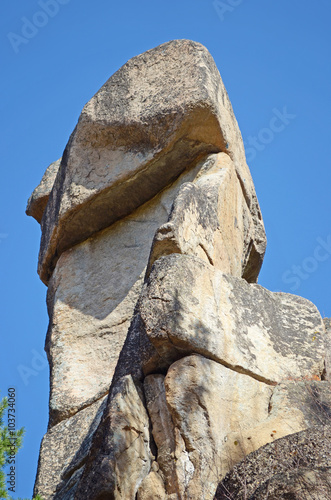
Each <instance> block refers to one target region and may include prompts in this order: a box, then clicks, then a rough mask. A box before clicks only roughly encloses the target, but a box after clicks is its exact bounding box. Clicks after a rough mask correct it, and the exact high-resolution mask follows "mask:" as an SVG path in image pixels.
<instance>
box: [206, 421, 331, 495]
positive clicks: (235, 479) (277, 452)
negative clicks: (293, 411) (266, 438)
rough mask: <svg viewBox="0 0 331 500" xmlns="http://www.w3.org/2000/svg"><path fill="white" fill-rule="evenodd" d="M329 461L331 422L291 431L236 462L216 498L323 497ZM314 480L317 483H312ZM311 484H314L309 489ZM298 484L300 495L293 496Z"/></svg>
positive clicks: (328, 477)
mask: <svg viewBox="0 0 331 500" xmlns="http://www.w3.org/2000/svg"><path fill="white" fill-rule="evenodd" d="M330 463H331V427H330V425H324V426H322V425H320V426H316V427H313V428H311V429H308V430H304V431H301V432H299V433H295V434H291V435H289V436H286V437H283V438H282V439H277V440H275V441H274V442H273V443H271V444H267V445H266V446H264V447H262V448H260V449H259V450H257V451H255V452H254V453H251V454H250V455H248V456H247V457H245V458H244V460H243V461H242V462H241V463H239V464H237V465H235V466H234V468H233V470H231V472H229V473H228V474H227V476H226V477H225V478H224V479H223V480H222V482H221V483H220V484H219V486H218V488H217V492H216V494H215V500H229V499H236V500H245V499H249V500H258V499H259V500H262V499H265V498H268V499H270V500H276V499H277V500H278V499H282V498H284V499H285V498H287V499H289V498H291V499H292V498H293V499H294V500H296V499H297V500H299V499H300V500H303V499H305V498H309V499H316V500H317V499H318V500H325V499H327V498H330V492H331V489H330V469H329V467H330ZM307 473H308V475H307ZM286 476H287V479H285V478H286ZM299 479H300V481H299ZM284 480H285V481H284ZM317 480H318V481H319V482H315V481H317ZM298 483H299V484H298ZM310 483H312V485H313V486H314V483H315V486H316V487H315V488H310V487H309V484H310ZM300 484H301V488H302V485H304V489H301V491H302V492H303V494H301V496H295V495H297V492H296V491H295V490H294V491H293V489H294V488H296V489H297V486H300ZM282 485H284V486H285V488H284V489H283V488H282ZM307 485H308V487H307ZM305 486H306V488H305ZM317 486H318V487H317ZM291 487H292V489H291ZM293 487H294V488H293ZM268 488H269V489H268ZM277 488H278V489H277ZM282 489H283V491H282ZM286 490H287V491H286ZM299 491H300V490H299ZM267 492H268V493H267ZM269 493H270V496H269ZM324 493H326V494H324ZM283 494H284V495H283ZM286 494H287V496H286ZM290 494H291V495H292V496H290ZM318 494H319V496H317V495H318ZM263 495H264V496H263ZM277 495H279V496H277ZM282 495H283V496H282ZM323 495H324V496H323Z"/></svg>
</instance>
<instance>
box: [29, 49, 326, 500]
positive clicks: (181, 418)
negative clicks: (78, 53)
mask: <svg viewBox="0 0 331 500" xmlns="http://www.w3.org/2000/svg"><path fill="white" fill-rule="evenodd" d="M27 213H28V214H29V215H32V216H34V217H35V218H36V219H37V220H38V221H39V222H41V229H42V238H41V248H40V256H39V268H38V271H39V275H40V278H41V279H42V281H43V282H44V283H45V284H46V285H47V286H48V295H47V305H48V311H49V317H50V323H49V329H48V332H47V337H46V352H47V355H48V359H49V363H50V408H49V410H50V420H49V428H48V431H47V434H46V435H45V437H44V439H43V441H42V445H41V450H40V458H39V466H38V474H37V480H36V485H35V494H37V493H39V494H40V495H41V496H42V497H43V498H44V499H45V500H48V499H57V500H60V499H61V500H74V499H76V500H84V499H87V498H88V499H90V500H102V499H107V498H115V499H123V500H130V499H137V500H157V499H162V500H163V499H164V500H165V499H169V500H170V499H173V500H174V499H206V500H207V499H212V498H214V495H215V493H216V489H217V486H218V484H219V482H220V481H221V480H222V479H223V478H224V477H225V476H226V474H227V473H228V472H229V471H230V470H231V469H232V468H233V466H234V465H235V464H237V463H238V462H240V460H242V459H243V458H244V457H246V456H247V455H248V454H249V453H251V452H254V451H255V450H257V449H259V448H260V447H261V446H264V445H266V444H267V443H272V442H273V441H275V440H277V439H278V438H283V437H284V436H288V435H291V434H294V433H296V432H299V431H304V430H305V429H309V428H311V427H313V426H315V425H320V424H321V412H318V411H314V407H313V405H312V399H313V400H314V401H315V402H316V404H317V405H318V404H321V405H324V406H323V408H324V407H325V408H327V409H329V408H330V387H329V382H328V377H329V376H330V374H327V373H326V369H325V363H324V359H325V326H324V323H323V321H322V318H321V316H320V314H319V312H318V310H317V309H316V307H315V306H314V305H313V304H312V303H311V302H309V301H308V300H305V299H303V298H300V297H297V296H293V295H289V294H284V293H272V292H269V291H268V290H266V289H264V288H262V287H261V286H259V285H257V284H256V282H257V277H258V274H259V271H260V268H261V265H262V261H263V256H264V252H265V247H266V238H265V232H264V225H263V220H262V216H261V212H260V208H259V205H258V201H257V198H256V194H255V189H254V185H253V181H252V178H251V175H250V172H249V169H248V166H247V164H246V160H245V152H244V147H243V142H242V138H241V134H240V131H239V128H238V124H237V122H236V119H235V117H234V114H233V111H232V107H231V104H230V101H229V98H228V96H227V93H226V90H225V88H224V85H223V83H222V80H221V77H220V74H219V72H218V70H217V68H216V65H215V63H214V61H213V59H212V57H211V55H210V54H209V52H208V51H207V49H206V48H205V47H203V46H202V45H200V44H198V43H195V42H192V41H188V40H176V41H172V42H169V43H166V44H163V45H161V46H159V47H157V48H155V49H152V50H150V51H148V52H146V53H144V54H142V55H139V56H137V57H134V58H133V59H131V60H130V61H129V62H128V63H126V64H125V65H124V66H123V67H122V68H120V69H119V70H118V71H117V72H116V73H115V74H114V75H113V76H112V77H111V78H110V79H109V80H108V81H107V82H106V83H105V85H104V86H103V87H102V88H101V89H100V90H99V91H98V92H97V94H96V95H95V96H94V97H93V98H92V99H91V100H90V101H89V102H88V103H87V104H86V106H85V107H84V109H83V111H82V113H81V116H80V118H79V120H78V124H77V126H76V128H75V130H74V131H73V133H72V135H71V137H70V139H69V142H68V144H67V147H66V149H65V151H64V154H63V156H62V159H61V160H59V161H57V162H55V163H54V164H52V165H51V166H50V167H49V168H48V169H47V171H46V174H45V176H44V178H43V180H42V182H41V184H40V185H39V186H38V188H36V190H35V191H34V193H33V194H32V196H31V198H30V200H29V202H28V209H27ZM324 420H325V419H324ZM324 420H323V425H324V423H325V421H324Z"/></svg>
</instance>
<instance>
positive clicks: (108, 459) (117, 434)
mask: <svg viewBox="0 0 331 500" xmlns="http://www.w3.org/2000/svg"><path fill="white" fill-rule="evenodd" d="M153 460H154V456H153V454H152V452H151V445H150V423H149V418H148V414H147V411H146V409H145V402H144V397H143V391H142V387H141V384H140V383H139V382H137V381H136V382H134V380H133V379H132V377H131V376H130V375H128V376H126V377H122V378H121V379H120V380H118V381H117V383H116V384H114V385H113V387H112V390H111V396H110V397H109V401H108V404H107V408H106V410H105V412H104V415H103V419H102V423H101V425H100V426H99V428H98V430H97V432H96V434H95V436H94V439H93V449H92V454H91V456H90V457H89V461H88V462H87V464H86V467H85V470H84V471H83V475H82V477H81V479H80V482H79V484H78V486H77V490H76V493H75V499H76V500H82V499H85V498H88V499H90V500H93V499H102V498H105V499H106V498H114V499H115V500H118V499H121V500H131V499H132V500H134V499H135V498H136V493H137V491H138V488H139V486H140V485H141V483H142V481H143V480H144V479H145V477H147V476H148V474H149V472H150V469H151V464H152V461H153Z"/></svg>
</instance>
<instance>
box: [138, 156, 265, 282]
mask: <svg viewBox="0 0 331 500" xmlns="http://www.w3.org/2000/svg"><path fill="white" fill-rule="evenodd" d="M207 168H208V170H207ZM255 232H256V228H255V224H254V221H253V217H252V214H251V212H250V210H249V208H248V206H247V202H246V200H245V196H244V193H243V191H242V188H241V185H240V182H239V180H238V177H237V174H236V170H235V167H234V164H233V162H232V160H231V159H230V157H229V156H228V155H226V154H225V153H219V154H217V155H210V156H209V157H208V160H206V162H205V166H204V167H202V169H201V171H200V173H199V175H198V177H197V179H195V180H194V183H186V184H184V185H183V186H182V187H181V189H180V192H179V193H178V196H177V197H176V199H175V201H174V205H173V208H172V211H171V214H170V217H169V221H168V222H167V223H166V224H163V225H162V226H161V227H160V228H159V229H158V231H157V233H156V235H155V238H154V241H153V246H152V251H151V256H150V260H149V265H148V270H147V274H149V272H150V269H151V266H152V264H153V263H154V262H155V260H157V259H158V258H160V257H161V256H163V255H168V254H171V253H181V254H187V255H195V256H197V257H200V258H202V259H203V260H206V261H207V262H210V263H211V264H212V265H214V266H215V267H216V268H217V269H221V270H222V271H223V272H226V273H228V274H231V275H233V276H238V277H244V278H247V279H248V281H256V280H257V277H258V274H259V271H260V267H261V265H262V260H263V256H264V252H265V244H266V242H265V239H263V240H262V241H260V239H259V238H260V235H259V234H257V235H256V234H255ZM247 270H249V271H248V273H247Z"/></svg>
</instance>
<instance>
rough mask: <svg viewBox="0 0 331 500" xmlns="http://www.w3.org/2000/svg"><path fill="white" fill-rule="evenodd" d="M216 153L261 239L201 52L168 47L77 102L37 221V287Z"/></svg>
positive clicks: (227, 106)
mask: <svg viewBox="0 0 331 500" xmlns="http://www.w3.org/2000/svg"><path fill="white" fill-rule="evenodd" d="M217 152H226V153H227V154H228V155H229V156H230V157H231V158H232V160H233V162H234V164H235V168H236V171H237V174H238V178H239V180H240V183H241V186H242V189H243V192H244V195H245V198H246V201H247V204H248V206H249V208H250V211H251V212H252V214H253V220H254V224H255V226H256V235H259V237H258V239H259V241H263V240H264V238H265V236H264V227H263V222H262V218H261V214H260V209H259V206H258V202H257V199H256V195H255V190H254V186H253V182H252V179H251V175H250V172H249V169H248V167H247V164H246V160H245V153H244V146H243V142H242V138H241V134H240V131H239V128H238V124H237V122H236V119H235V117H234V114H233V111H232V107H231V103H230V101H229V99H228V96H227V93H226V90H225V88H224V86H223V83H222V80H221V77H220V74H219V72H218V69H217V68H216V65H215V63H214V61H213V59H212V57H211V55H210V54H209V52H208V51H207V49H206V48H205V47H203V46H202V45H200V44H199V43H195V42H192V41H189V40H175V41H172V42H168V43H166V44H163V45H161V46H159V47H156V48H155V49H152V50H150V51H148V52H146V53H144V54H141V55H139V56H137V57H134V58H133V59H131V60H130V61H128V62H127V63H126V64H125V65H124V66H123V67H122V68H121V69H119V70H118V71H117V72H116V73H115V74H114V75H113V76H112V77H111V78H110V79H109V80H108V81H107V82H106V83H105V85H104V86H103V87H102V88H101V89H100V90H99V91H98V92H97V94H96V95H95V96H94V97H93V98H92V99H91V100H90V101H89V102H88V103H87V104H86V106H85V107H84V109H83V111H82V113H81V116H80V118H79V121H78V124H77V126H76V128H75V130H74V132H73V133H72V135H71V138H70V140H69V142H68V144H67V147H66V149H65V152H64V155H63V159H62V162H61V168H60V170H59V174H58V175H57V178H56V181H55V184H54V188H53V190H52V193H51V196H50V198H49V202H48V204H47V207H46V213H45V218H44V221H43V222H42V242H41V251H40V259H39V274H40V277H41V279H42V280H43V281H44V282H45V283H47V282H48V280H49V278H50V276H51V274H52V271H53V269H54V266H55V263H56V260H57V259H58V257H59V256H60V255H61V253H63V252H64V251H65V250H67V249H68V248H70V247H71V246H73V245H75V244H77V243H79V242H81V241H83V240H85V239H87V238H88V237H89V236H91V235H92V234H93V233H95V232H97V231H99V230H101V229H104V228H105V227H108V226H109V225H111V224H112V223H114V222H115V221H116V220H118V219H121V218H123V217H125V216H127V215H128V214H129V213H131V212H133V211H134V210H135V209H136V208H137V207H138V206H139V205H141V204H143V203H145V202H146V201H148V200H149V199H151V198H152V197H153V196H155V195H156V194H157V193H158V192H159V191H160V190H162V189H163V188H164V187H165V186H167V185H168V184H169V183H171V182H172V181H173V180H174V179H176V178H177V177H178V175H180V173H181V172H183V171H184V170H185V169H186V168H191V166H192V165H193V164H194V163H196V162H197V160H199V159H201V158H202V157H204V156H206V155H208V154H210V153H217ZM247 273H248V270H247Z"/></svg>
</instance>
